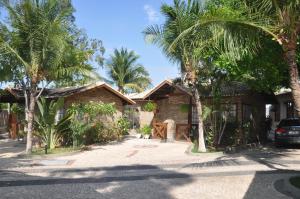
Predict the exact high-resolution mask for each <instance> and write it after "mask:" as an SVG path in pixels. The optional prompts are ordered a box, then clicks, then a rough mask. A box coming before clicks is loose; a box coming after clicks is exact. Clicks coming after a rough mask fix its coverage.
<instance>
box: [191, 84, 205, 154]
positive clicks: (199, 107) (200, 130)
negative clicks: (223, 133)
mask: <svg viewBox="0 0 300 199" xmlns="http://www.w3.org/2000/svg"><path fill="white" fill-rule="evenodd" d="M193 97H194V100H195V104H196V108H197V114H198V144H199V146H198V150H199V151H200V152H206V147H205V139H204V131H203V120H202V103H201V100H200V94H199V91H198V89H197V88H195V86H194V88H193Z"/></svg>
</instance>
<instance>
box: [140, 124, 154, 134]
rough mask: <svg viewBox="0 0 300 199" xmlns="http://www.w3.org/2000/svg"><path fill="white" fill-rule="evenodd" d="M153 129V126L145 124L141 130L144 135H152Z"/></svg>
mask: <svg viewBox="0 0 300 199" xmlns="http://www.w3.org/2000/svg"><path fill="white" fill-rule="evenodd" d="M151 130H152V129H151V126H149V125H145V126H143V128H141V129H140V131H141V133H142V134H143V135H150V134H151Z"/></svg>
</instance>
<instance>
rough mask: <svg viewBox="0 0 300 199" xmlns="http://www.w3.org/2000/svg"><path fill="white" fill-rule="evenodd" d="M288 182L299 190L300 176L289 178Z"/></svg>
mask: <svg viewBox="0 0 300 199" xmlns="http://www.w3.org/2000/svg"><path fill="white" fill-rule="evenodd" d="M290 182H291V184H292V185H294V186H295V187H297V188H299V189H300V176H298V177H292V178H290Z"/></svg>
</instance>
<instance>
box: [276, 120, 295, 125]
mask: <svg viewBox="0 0 300 199" xmlns="http://www.w3.org/2000/svg"><path fill="white" fill-rule="evenodd" d="M279 126H300V120H281V122H280V123H279Z"/></svg>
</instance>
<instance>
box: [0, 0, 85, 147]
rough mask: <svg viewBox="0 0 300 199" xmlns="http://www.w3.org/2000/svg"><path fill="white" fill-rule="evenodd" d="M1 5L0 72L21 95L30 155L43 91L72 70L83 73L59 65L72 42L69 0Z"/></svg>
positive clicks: (32, 0)
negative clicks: (4, 18)
mask: <svg viewBox="0 0 300 199" xmlns="http://www.w3.org/2000/svg"><path fill="white" fill-rule="evenodd" d="M1 4H2V5H3V7H4V8H5V9H6V11H7V12H8V19H9V21H8V24H7V23H6V22H1V28H0V54H1V57H0V58H1V59H0V62H1V66H2V67H1V69H2V70H1V72H3V73H4V74H9V75H8V76H9V78H10V81H14V82H16V84H17V85H19V86H20V87H21V88H22V90H23V92H24V98H25V114H26V121H27V144H26V152H27V153H31V150H32V132H33V121H34V110H35V106H36V102H37V100H38V98H39V97H40V95H41V94H42V92H43V90H44V88H45V87H46V86H47V85H48V84H49V83H50V82H52V81H55V80H56V79H60V78H62V77H63V76H64V75H70V74H72V73H73V71H79V70H82V71H86V70H85V68H80V67H77V66H74V67H68V66H65V65H63V64H62V63H63V59H64V54H65V53H64V52H65V51H66V50H67V48H66V47H67V46H68V45H69V44H70V43H72V42H71V41H70V39H69V38H70V27H71V23H72V20H73V19H72V18H73V17H72V12H73V8H72V6H71V2H70V0H18V1H8V0H1ZM7 81H8V80H7ZM41 85H44V86H43V88H42V89H40V88H38V87H39V86H41Z"/></svg>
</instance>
